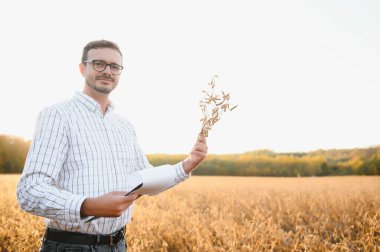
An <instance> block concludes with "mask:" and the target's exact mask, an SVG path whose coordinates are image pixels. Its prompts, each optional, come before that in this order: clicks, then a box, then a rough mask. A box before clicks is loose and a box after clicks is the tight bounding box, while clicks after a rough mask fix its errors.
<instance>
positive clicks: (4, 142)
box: [0, 135, 380, 177]
mask: <svg viewBox="0 0 380 252" xmlns="http://www.w3.org/2000/svg"><path fill="white" fill-rule="evenodd" d="M29 146H30V141H28V140H25V139H22V138H19V137H15V136H7V135H0V173H21V172H22V169H23V167H24V162H25V159H26V155H27V152H28V149H29ZM186 156H187V155H167V154H152V155H148V159H149V161H150V162H151V164H152V165H154V166H157V165H162V164H175V163H177V162H180V161H181V160H183V159H184V158H186ZM193 175H219V176H220V175H222V176H223V175H225V176H283V177H294V176H329V175H334V176H339V175H380V146H376V147H369V148H356V149H332V150H317V151H312V152H297V153H276V152H273V151H271V150H256V151H250V152H246V153H241V154H225V155H208V156H207V158H206V159H205V160H204V161H203V162H202V164H201V165H200V167H199V169H196V170H195V171H194V172H193Z"/></svg>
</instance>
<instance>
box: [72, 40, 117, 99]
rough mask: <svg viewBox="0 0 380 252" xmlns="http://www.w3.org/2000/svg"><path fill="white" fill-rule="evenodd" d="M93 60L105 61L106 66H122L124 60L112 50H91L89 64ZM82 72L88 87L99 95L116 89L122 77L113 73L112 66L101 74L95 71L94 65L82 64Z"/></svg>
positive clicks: (88, 56) (107, 67)
mask: <svg viewBox="0 0 380 252" xmlns="http://www.w3.org/2000/svg"><path fill="white" fill-rule="evenodd" d="M93 60H99V61H103V62H105V63H106V64H117V65H119V66H121V65H122V58H121V55H120V53H119V52H118V51H116V50H114V49H111V48H98V49H91V50H90V51H88V54H87V60H86V61H87V62H92V61H93ZM80 70H81V73H82V75H83V77H84V78H85V82H86V85H87V86H88V87H90V88H91V89H92V91H96V92H98V93H103V94H109V93H110V92H111V91H112V90H114V89H115V87H116V86H117V84H118V82H119V78H120V75H117V74H113V73H112V72H111V66H106V68H105V69H104V71H102V72H99V71H96V70H95V69H94V64H93V63H82V64H81V65H80Z"/></svg>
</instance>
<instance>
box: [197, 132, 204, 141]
mask: <svg viewBox="0 0 380 252" xmlns="http://www.w3.org/2000/svg"><path fill="white" fill-rule="evenodd" d="M197 142H200V143H206V138H205V137H204V135H202V134H200V135H199V136H198V139H197Z"/></svg>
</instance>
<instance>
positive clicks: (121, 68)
mask: <svg viewBox="0 0 380 252" xmlns="http://www.w3.org/2000/svg"><path fill="white" fill-rule="evenodd" d="M94 61H100V62H102V63H104V64H105V67H104V69H103V70H102V71H99V70H96V69H95V66H94ZM82 63H91V64H92V68H93V69H94V71H96V72H99V73H101V72H104V70H106V69H107V67H108V66H109V67H110V71H111V73H112V74H113V75H120V74H121V72H122V70H123V69H124V67H123V66H121V65H118V64H116V63H111V64H108V63H107V62H105V61H104V60H97V59H94V60H91V61H90V60H86V61H83V62H82ZM112 66H118V67H119V68H120V73H117V74H115V73H114V72H112Z"/></svg>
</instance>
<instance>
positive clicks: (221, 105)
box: [199, 75, 237, 137]
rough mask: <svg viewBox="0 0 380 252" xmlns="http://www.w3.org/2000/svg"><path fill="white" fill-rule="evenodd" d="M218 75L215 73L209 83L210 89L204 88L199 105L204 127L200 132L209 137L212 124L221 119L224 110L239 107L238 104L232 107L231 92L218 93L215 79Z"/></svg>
mask: <svg viewBox="0 0 380 252" xmlns="http://www.w3.org/2000/svg"><path fill="white" fill-rule="evenodd" d="M217 77H218V76H217V75H214V76H213V77H212V79H211V82H210V83H209V84H208V85H209V88H210V90H208V91H205V90H202V92H203V97H202V99H201V100H200V101H199V107H200V108H201V110H202V114H203V118H202V119H201V122H202V129H201V132H200V133H199V134H200V135H203V136H205V137H208V132H209V131H210V130H211V128H212V126H213V125H214V124H215V123H216V122H218V121H219V120H220V118H221V116H222V113H223V112H226V111H232V110H234V109H235V108H236V107H237V105H236V106H232V107H231V105H230V103H229V100H230V94H228V93H224V92H223V91H222V94H216V92H215V79H216V78H217ZM230 107H231V108H230Z"/></svg>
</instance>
